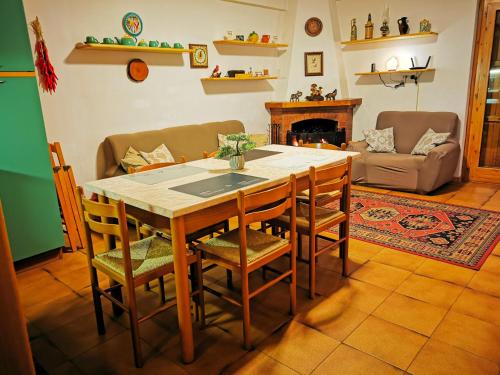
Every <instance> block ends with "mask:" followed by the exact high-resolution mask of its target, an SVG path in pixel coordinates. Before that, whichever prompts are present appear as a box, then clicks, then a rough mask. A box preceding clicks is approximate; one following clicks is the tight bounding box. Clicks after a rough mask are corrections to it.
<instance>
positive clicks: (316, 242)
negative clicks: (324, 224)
mask: <svg viewBox="0 0 500 375" xmlns="http://www.w3.org/2000/svg"><path fill="white" fill-rule="evenodd" d="M317 250H318V237H316V236H314V253H315V254H316V251H317ZM314 261H315V262H316V263H318V257H316V256H315V257H314Z"/></svg>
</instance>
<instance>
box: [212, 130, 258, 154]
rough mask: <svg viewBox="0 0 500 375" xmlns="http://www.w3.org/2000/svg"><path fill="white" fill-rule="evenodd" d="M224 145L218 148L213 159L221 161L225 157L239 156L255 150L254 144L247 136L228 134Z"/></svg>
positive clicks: (243, 134)
mask: <svg viewBox="0 0 500 375" xmlns="http://www.w3.org/2000/svg"><path fill="white" fill-rule="evenodd" d="M226 142H227V143H226V145H225V146H222V147H221V148H219V151H217V154H216V155H215V157H216V158H217V159H222V158H225V157H227V156H239V155H243V154H244V153H245V152H247V151H250V150H253V149H254V148H255V142H253V141H252V140H250V137H249V136H248V134H245V133H239V134H229V135H228V136H226Z"/></svg>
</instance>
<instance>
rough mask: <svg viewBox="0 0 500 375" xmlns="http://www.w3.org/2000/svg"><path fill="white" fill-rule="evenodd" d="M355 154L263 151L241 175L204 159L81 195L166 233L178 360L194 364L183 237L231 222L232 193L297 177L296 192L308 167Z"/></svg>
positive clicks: (96, 185) (101, 183) (91, 186)
mask: <svg viewBox="0 0 500 375" xmlns="http://www.w3.org/2000/svg"><path fill="white" fill-rule="evenodd" d="M357 155H358V153H357V152H350V151H336V150H325V149H316V148H306V147H294V146H285V145H277V144H272V145H267V146H263V147H259V148H257V149H254V150H252V151H249V152H247V153H246V154H245V159H246V162H245V165H244V168H243V169H241V170H231V169H230V168H229V162H228V161H227V160H223V159H216V158H207V159H200V160H194V161H190V162H187V163H183V164H178V165H175V166H169V167H165V168H159V169H155V170H149V171H145V172H141V173H136V174H133V175H122V176H117V177H111V178H106V179H102V180H96V181H92V182H87V183H86V184H85V185H84V189H85V192H86V193H87V194H89V193H96V194H97V195H98V196H99V197H100V199H104V200H108V199H109V200H122V201H123V202H124V203H125V204H126V211H127V213H128V214H131V215H132V216H134V217H135V218H137V219H139V220H140V221H142V222H144V223H147V224H149V225H151V226H153V227H155V228H169V229H170V231H171V238H172V247H173V253H174V260H173V261H174V271H175V287H176V299H177V312H178V323H179V332H180V342H181V355H182V360H183V362H185V363H190V362H192V361H193V360H194V341H193V326H192V317H191V304H190V292H189V279H188V265H187V258H186V254H187V251H186V235H187V234H189V233H194V232H196V231H198V230H200V229H203V228H207V227H209V226H211V225H214V224H216V223H220V222H222V221H224V220H227V219H229V218H231V217H234V216H237V214H238V212H237V202H236V197H237V191H238V190H243V191H244V192H245V193H252V192H255V191H259V190H263V189H266V188H269V187H272V186H275V185H278V184H280V183H283V182H285V181H287V180H288V179H289V177H290V175H291V174H295V175H296V177H297V191H302V190H305V189H308V187H309V185H308V184H309V177H308V176H309V173H308V172H309V167H310V166H314V167H322V166H326V165H331V164H339V163H342V162H344V161H345V160H346V158H347V157H348V156H351V157H356V156H357Z"/></svg>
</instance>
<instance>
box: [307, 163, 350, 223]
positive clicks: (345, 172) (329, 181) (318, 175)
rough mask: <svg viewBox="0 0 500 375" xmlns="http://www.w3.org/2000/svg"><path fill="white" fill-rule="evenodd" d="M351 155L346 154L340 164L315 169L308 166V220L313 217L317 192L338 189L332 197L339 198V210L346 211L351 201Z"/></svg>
mask: <svg viewBox="0 0 500 375" xmlns="http://www.w3.org/2000/svg"><path fill="white" fill-rule="evenodd" d="M351 167H352V157H351V156H348V157H347V159H346V161H345V162H344V163H342V164H337V165H332V166H328V167H322V168H321V169H316V168H315V167H310V168H309V200H310V204H309V210H310V221H313V219H314V218H315V211H316V196H317V195H318V194H323V193H329V192H332V191H340V192H341V194H340V195H338V196H337V197H336V198H334V199H340V210H341V211H344V212H347V211H348V210H349V206H350V201H351Z"/></svg>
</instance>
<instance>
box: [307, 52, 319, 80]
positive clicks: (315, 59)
mask: <svg viewBox="0 0 500 375" xmlns="http://www.w3.org/2000/svg"><path fill="white" fill-rule="evenodd" d="M304 73H305V75H306V76H307V77H309V76H322V75H323V52H305V53H304Z"/></svg>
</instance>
